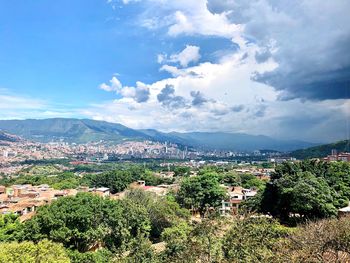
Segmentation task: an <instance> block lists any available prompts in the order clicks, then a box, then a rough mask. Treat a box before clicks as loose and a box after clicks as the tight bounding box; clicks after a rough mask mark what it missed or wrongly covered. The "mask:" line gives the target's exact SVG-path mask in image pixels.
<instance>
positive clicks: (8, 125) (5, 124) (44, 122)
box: [0, 118, 315, 151]
mask: <svg viewBox="0 0 350 263" xmlns="http://www.w3.org/2000/svg"><path fill="white" fill-rule="evenodd" d="M1 130H2V131H3V132H6V133H10V134H14V135H16V136H20V137H22V138H24V139H27V140H33V141H38V142H51V141H59V140H63V141H66V142H70V143H87V142H93V141H101V140H103V141H107V142H110V143H120V142H123V141H142V140H151V141H159V142H169V143H176V144H179V145H182V146H189V147H194V148H201V149H210V150H214V149H217V150H241V151H252V150H258V149H271V150H278V151H291V150H296V149H300V148H306V147H311V146H315V144H313V143H309V142H304V141H298V140H278V139H275V138H271V137H268V136H264V135H249V134H244V133H224V132H188V133H179V132H170V133H165V132H160V131H157V130H152V129H145V130H136V129H131V128H128V127H126V126H124V125H121V124H118V123H109V122H105V121H95V120H89V119H68V118H54V119H41V120H35V119H28V120H0V131H1Z"/></svg>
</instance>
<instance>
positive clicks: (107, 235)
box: [21, 193, 149, 252]
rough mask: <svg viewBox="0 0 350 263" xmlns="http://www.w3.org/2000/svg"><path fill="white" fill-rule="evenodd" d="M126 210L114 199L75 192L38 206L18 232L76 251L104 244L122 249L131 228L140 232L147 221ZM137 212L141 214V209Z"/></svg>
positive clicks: (146, 228) (27, 237)
mask: <svg viewBox="0 0 350 263" xmlns="http://www.w3.org/2000/svg"><path fill="white" fill-rule="evenodd" d="M127 212H128V208H125V207H123V206H122V205H121V204H120V203H119V202H118V201H113V200H110V199H104V198H101V197H98V196H95V195H91V194H88V193H79V194H78V195H77V196H75V197H63V198H60V199H58V200H57V201H55V202H53V203H52V204H51V205H49V206H44V207H41V208H40V209H39V210H38V212H37V214H36V216H34V217H33V218H32V219H31V220H29V221H27V222H26V223H25V225H24V229H23V231H22V235H21V236H22V238H23V239H26V240H33V241H37V240H41V239H43V238H48V239H50V240H53V241H55V242H60V243H62V244H64V246H65V247H67V248H72V249H77V250H78V251H79V252H85V251H87V250H89V249H90V248H91V247H96V246H106V247H107V248H108V249H110V250H112V251H114V250H117V249H125V248H127V246H128V243H129V242H130V241H131V240H132V238H134V237H135V236H134V235H135V233H132V231H133V230H135V229H137V230H135V231H134V232H142V233H148V230H149V226H148V225H147V221H145V222H144V220H138V221H137V222H136V223H135V220H136V219H135V217H128V218H127V217H125V214H127ZM138 212H139V213H140V217H141V218H144V217H143V215H142V213H143V212H142V211H141V210H138ZM144 213H145V211H144ZM129 215H130V213H129ZM138 224H140V225H138Z"/></svg>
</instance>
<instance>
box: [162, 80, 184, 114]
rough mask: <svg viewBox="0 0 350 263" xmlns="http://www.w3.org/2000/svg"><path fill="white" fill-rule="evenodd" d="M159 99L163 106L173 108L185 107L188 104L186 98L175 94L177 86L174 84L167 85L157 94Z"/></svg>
mask: <svg viewBox="0 0 350 263" xmlns="http://www.w3.org/2000/svg"><path fill="white" fill-rule="evenodd" d="M157 99H158V101H159V102H160V103H162V105H163V106H166V107H168V108H171V109H177V108H184V107H185V106H186V100H185V98H183V97H181V96H176V95H175V88H174V86H172V85H166V86H165V87H164V88H163V89H162V90H161V92H160V93H159V94H158V95H157Z"/></svg>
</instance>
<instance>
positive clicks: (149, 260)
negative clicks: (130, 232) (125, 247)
mask: <svg viewBox="0 0 350 263" xmlns="http://www.w3.org/2000/svg"><path fill="white" fill-rule="evenodd" d="M158 261H159V260H158V259H157V255H156V254H155V251H154V249H153V248H152V243H151V242H150V241H149V240H148V239H147V238H145V237H144V236H141V235H140V236H138V238H137V239H135V240H134V242H133V244H132V249H131V251H130V253H129V255H128V256H127V257H125V258H124V259H123V260H121V262H125V263H156V262H158Z"/></svg>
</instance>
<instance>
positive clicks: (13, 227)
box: [0, 214, 21, 242]
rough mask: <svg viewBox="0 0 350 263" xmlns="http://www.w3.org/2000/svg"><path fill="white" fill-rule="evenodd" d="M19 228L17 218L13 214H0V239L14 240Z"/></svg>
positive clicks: (2, 240) (19, 224)
mask: <svg viewBox="0 0 350 263" xmlns="http://www.w3.org/2000/svg"><path fill="white" fill-rule="evenodd" d="M20 229H21V223H20V222H19V218H18V216H17V215H14V214H7V215H0V241H1V242H4V241H14V240H16V237H17V234H18V232H19V231H20Z"/></svg>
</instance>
